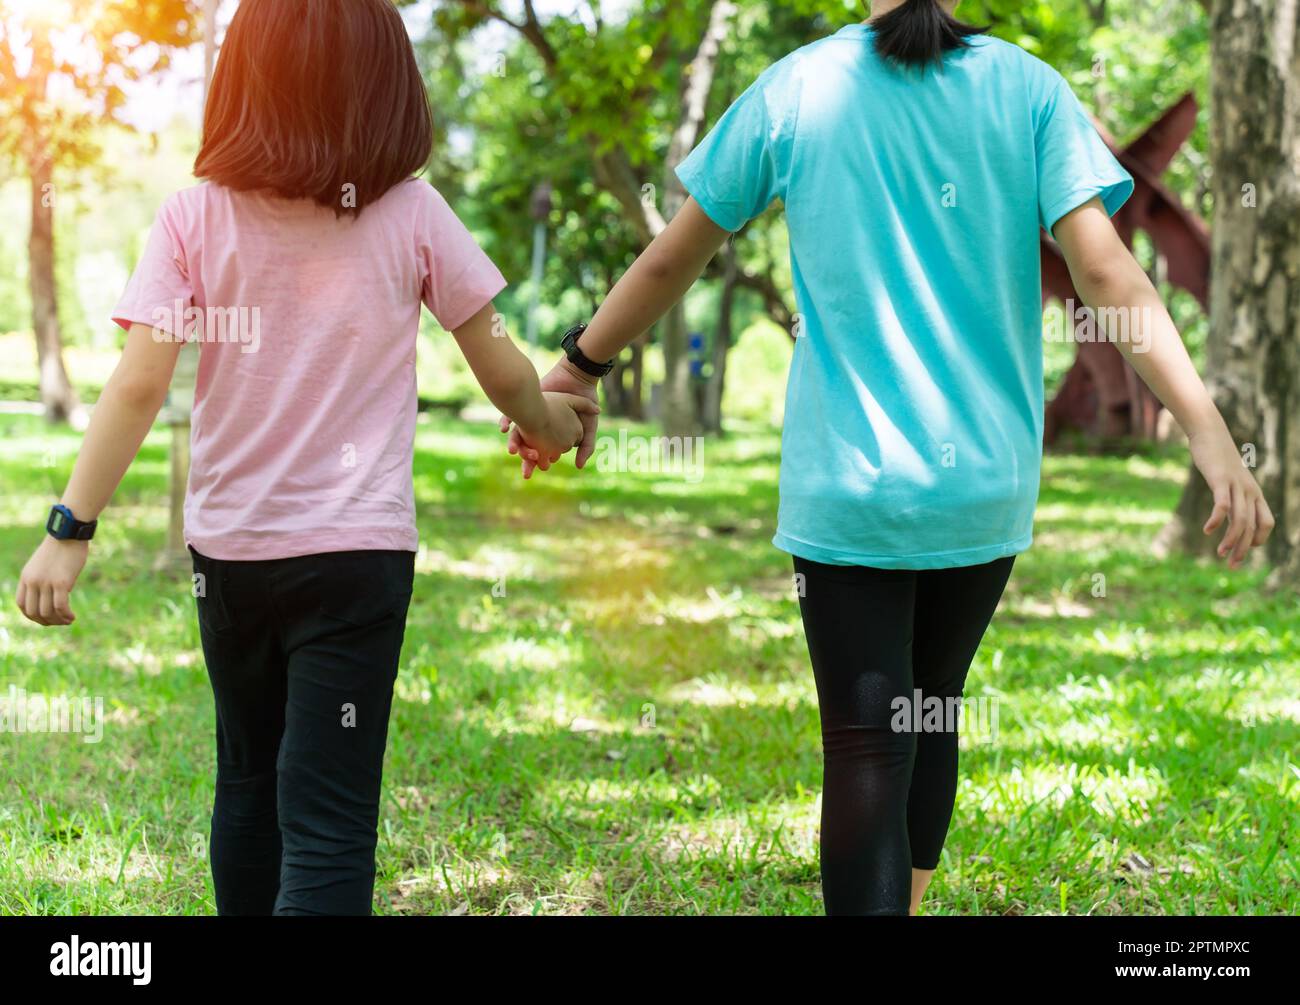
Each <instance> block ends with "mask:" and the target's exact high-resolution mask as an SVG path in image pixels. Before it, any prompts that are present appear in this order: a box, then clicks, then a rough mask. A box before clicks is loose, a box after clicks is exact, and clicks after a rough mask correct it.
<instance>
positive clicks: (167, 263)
mask: <svg viewBox="0 0 1300 1005" xmlns="http://www.w3.org/2000/svg"><path fill="white" fill-rule="evenodd" d="M181 212H182V208H181V205H180V200H179V199H178V198H177V197H176V196H172V197H171V198H169V199H168V200H167V201H166V202H164V203H163V204H162V206H161V207H160V208H159V210H158V214H157V215H156V216H155V217H154V222H153V227H152V228H151V229H150V231H149V239H148V241H146V242H145V246H144V252H143V253H142V254H141V255H140V260H139V261H138V262H136V265H135V271H134V272H132V273H131V278H130V279H129V280H128V281H127V284H126V289H125V290H124V291H123V292H122V298H121V299H120V300H119V301H118V302H117V306H116V307H114V308H113V315H112V317H113V321H114V322H115V323H116V324H118V325H120V326H121V327H123V328H127V329H129V328H130V327H131V325H133V324H143V325H149V326H150V327H151V328H159V329H161V330H163V331H165V332H167V333H168V334H169V335H172V336H173V337H175V336H179V335H181V334H182V333H181V332H178V331H176V328H177V326H178V322H182V323H183V319H184V317H185V311H186V309H187V308H189V307H191V306H193V303H194V287H193V286H192V285H191V283H190V274H189V268H188V266H187V265H186V256H185V244H184V240H183V237H182V235H183V233H184V228H183V226H182V218H181Z"/></svg>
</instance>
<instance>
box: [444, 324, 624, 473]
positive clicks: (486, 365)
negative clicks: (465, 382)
mask: <svg viewBox="0 0 1300 1005" xmlns="http://www.w3.org/2000/svg"><path fill="white" fill-rule="evenodd" d="M499 318H500V315H498V314H497V312H496V308H495V306H494V305H492V304H490V303H489V304H488V305H487V306H486V307H484V308H483V309H482V310H480V311H479V312H478V313H477V314H475V315H474V316H473V317H472V318H470V319H469V320H468V321H466V322H465V323H464V324H463V325H461V326H460V327H459V328H457V329H456V330H455V331H453V332H452V335H453V336H455V338H456V343H457V344H458V345H459V346H460V351H461V353H463V354H464V356H465V362H467V363H468V364H469V368H470V370H472V371H473V373H474V377H475V379H476V380H477V381H478V383H479V387H481V388H483V393H484V394H486V395H487V396H488V400H489V401H491V402H492V404H493V405H495V406H496V407H497V408H498V409H499V410H500V411H501V414H502V415H506V416H509V417H510V419H512V420H513V421H514V423H515V425H516V426H518V427H519V428H520V429H521V430H523V433H524V435H525V436H526V437H527V439H528V442H529V443H530V444H532V445H534V446H535V447H536V448H537V449H538V452H539V454H540V459H539V460H538V462H537V466H538V467H540V468H541V469H542V470H543V471H545V470H547V468H548V467H549V466H550V465H551V464H553V463H555V462H556V461H558V460H559V459H560V456H561V455H562V454H565V453H567V452H568V451H569V450H572V449H573V448H574V447H575V446H577V444H578V443H579V442H580V441H581V440H582V420H581V419H580V418H579V415H585V414H590V415H595V414H597V413H598V412H599V411H600V407H599V406H598V405H597V404H596V403H595V402H594V401H590V400H588V399H587V398H585V397H582V396H580V395H576V394H559V393H553V392H551V393H547V394H543V393H542V389H541V384H540V382H539V381H538V379H537V371H536V370H534V369H533V364H532V363H531V362H529V360H528V357H527V356H525V355H524V354H523V353H522V352H520V351H519V349H518V347H517V346H516V345H515V344H514V342H512V341H511V339H510V336H509V335H507V334H506V332H505V331H504V330H503V329H501V327H500V324H499Z"/></svg>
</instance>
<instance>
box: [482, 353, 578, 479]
mask: <svg viewBox="0 0 1300 1005" xmlns="http://www.w3.org/2000/svg"><path fill="white" fill-rule="evenodd" d="M541 387H542V397H543V398H544V399H545V400H546V416H547V423H546V425H545V427H544V428H541V429H530V428H522V427H520V425H519V424H518V423H516V422H514V421H513V420H512V419H511V418H510V417H509V416H506V415H503V416H501V420H500V429H501V432H503V433H508V434H509V439H508V440H507V441H506V449H507V450H509V451H510V453H512V454H515V455H517V456H518V457H519V459H520V470H521V471H522V473H523V476H524V477H525V478H531V477H532V474H533V471H534V470H536V469H538V468H540V469H541V470H542V471H547V470H549V469H550V466H551V465H552V464H554V463H555V462H556V461H558V460H559V459H560V458H561V457H562V456H563V455H564V454H566V453H568V452H569V451H570V450H572V449H573V448H574V447H577V448H578V453H577V456H576V457H575V458H574V466H575V467H579V468H581V467H583V466H584V465H585V464H586V463H587V460H588V459H589V458H590V457H591V455H592V453H594V452H595V449H596V426H597V421H598V420H597V416H598V415H599V414H600V406H599V405H598V404H597V396H596V381H595V379H594V378H590V377H588V376H586V375H585V374H582V373H580V372H578V371H576V370H575V369H573V368H572V367H570V366H568V365H567V363H566V362H565V361H564V360H561V361H560V362H559V363H556V364H555V366H554V367H552V369H551V371H550V373H548V374H547V375H546V376H545V377H543V378H542V380H541Z"/></svg>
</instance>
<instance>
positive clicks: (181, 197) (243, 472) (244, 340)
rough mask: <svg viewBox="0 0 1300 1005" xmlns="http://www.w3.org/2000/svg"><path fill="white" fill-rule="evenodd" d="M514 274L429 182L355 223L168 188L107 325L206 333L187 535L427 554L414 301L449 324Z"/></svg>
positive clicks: (282, 554) (222, 550)
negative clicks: (418, 482) (420, 545)
mask: <svg viewBox="0 0 1300 1005" xmlns="http://www.w3.org/2000/svg"><path fill="white" fill-rule="evenodd" d="M505 285H506V283H505V280H504V279H503V278H502V276H501V273H500V272H499V271H498V270H497V268H496V266H494V265H493V264H492V262H491V260H490V259H488V257H487V256H486V255H485V254H484V253H483V251H482V250H481V249H480V248H479V246H478V245H477V244H476V243H475V241H474V238H473V237H472V236H471V235H470V233H469V231H467V230H466V229H465V227H464V225H463V224H462V223H461V222H460V220H458V219H457V218H456V214H455V213H453V212H452V210H451V207H450V206H448V205H447V202H446V200H444V199H443V198H442V196H441V195H439V194H438V192H437V191H436V190H435V189H434V188H433V187H431V186H430V185H429V184H428V183H427V182H424V181H420V180H416V179H412V180H409V181H406V182H403V183H401V184H399V185H397V186H395V187H394V188H392V189H391V190H390V191H389V192H387V193H386V194H385V195H384V196H383V198H381V199H379V200H378V201H377V202H375V203H373V204H371V205H370V206H367V207H366V208H365V210H364V211H363V212H362V213H361V215H360V216H359V217H356V218H353V217H351V216H344V217H342V218H336V217H335V216H334V213H333V211H332V210H329V209H326V208H324V207H322V206H319V205H316V204H315V203H313V202H310V201H308V200H289V199H281V198H276V197H273V196H268V195H263V194H261V193H249V192H236V191H233V190H231V189H228V188H224V187H222V186H220V185H214V184H210V183H209V184H203V185H198V186H196V187H194V188H189V189H185V190H183V191H181V192H177V193H176V194H175V195H173V196H171V197H170V198H169V199H167V201H166V202H165V203H163V206H162V208H161V209H160V210H159V211H158V217H157V219H156V220H155V221H154V225H153V230H152V232H151V233H150V235H149V242H148V245H147V246H146V247H145V250H144V253H143V254H142V255H141V257H140V261H139V263H138V264H137V266H136V269H135V273H134V274H133V275H132V276H131V281H130V283H129V284H128V285H127V288H126V292H125V293H124V294H123V295H122V299H121V301H120V302H119V303H118V305H117V307H116V309H115V310H114V311H113V320H114V321H116V322H117V323H118V324H120V325H121V326H122V327H124V328H129V327H130V325H131V324H132V323H133V322H138V323H140V324H147V325H151V326H153V327H154V328H156V329H159V330H160V331H161V332H167V333H168V335H169V336H172V337H176V336H177V333H178V332H179V333H184V334H186V335H189V336H191V337H193V336H194V335H195V334H198V335H199V344H200V352H199V368H198V380H197V384H196V388H195V398H194V416H193V431H192V449H191V463H190V478H189V487H188V491H187V493H186V498H185V539H186V540H187V541H188V542H189V543H190V544H191V545H192V546H193V547H194V548H195V549H196V550H198V551H199V552H201V553H202V554H205V555H207V556H209V557H211V558H221V559H269V558H288V557H291V556H294V555H307V554H314V553H317V552H328V551H348V550H353V549H359V550H375V549H396V550H401V551H415V550H416V548H417V536H416V529H415V493H414V489H413V486H412V482H411V459H412V452H413V447H414V438H415V417H416V391H415V344H416V335H417V331H418V329H419V323H420V304H421V302H423V303H424V304H426V305H427V306H428V308H429V310H430V311H432V312H433V315H434V317H436V318H437V319H438V322H439V323H440V324H441V325H442V327H443V328H446V329H449V330H450V329H453V328H457V327H459V326H460V325H461V324H463V323H464V322H465V321H467V320H469V318H471V317H472V316H473V315H474V314H476V313H478V311H480V310H481V309H482V308H483V307H484V306H485V305H487V304H488V303H489V302H490V301H491V300H492V298H493V297H494V296H496V294H498V293H499V292H501V290H502V289H503V288H504V287H505ZM187 312H188V314H187ZM196 316H197V318H198V322H197V323H196V320H195V319H196ZM155 337H157V338H161V337H163V336H161V335H160V334H159V332H155ZM186 351H193V350H192V349H187V350H186Z"/></svg>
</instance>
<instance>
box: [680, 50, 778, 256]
mask: <svg viewBox="0 0 1300 1005" xmlns="http://www.w3.org/2000/svg"><path fill="white" fill-rule="evenodd" d="M783 62H784V61H783ZM786 70H787V67H785V66H783V65H782V63H778V64H775V65H774V66H772V67H769V68H768V69H767V70H766V71H764V73H763V74H762V75H760V76H759V78H758V79H757V80H755V81H754V82H753V83H752V84H750V85H749V87H748V88H746V90H745V92H744V93H743V94H741V96H740V97H739V98H737V99H736V100H735V102H734V103H733V104H732V105H731V107H730V108H728V109H727V110H726V112H724V113H723V115H722V118H720V119H719V120H718V122H717V124H716V125H715V126H714V127H713V128H712V129H711V130H709V132H708V134H707V135H706V136H705V137H704V139H702V140H701V141H700V143H699V145H698V146H696V148H695V149H694V150H692V151H691V152H690V154H689V155H688V156H687V157H686V159H685V160H683V161H682V162H681V163H680V164H678V165H677V178H678V180H679V181H680V182H681V183H682V187H683V188H685V189H686V191H687V192H689V193H690V194H691V195H692V196H693V197H694V198H695V201H696V202H698V203H699V204H700V208H701V209H703V210H704V212H705V213H706V214H707V215H708V217H709V219H711V220H712V221H713V222H714V223H716V224H717V225H718V226H719V227H722V228H723V229H724V230H730V231H733V232H734V231H737V230H740V228H741V227H743V226H744V225H745V224H746V223H748V222H749V221H750V220H752V219H753V218H754V217H756V216H758V215H759V214H760V213H762V212H763V210H765V209H767V207H768V206H769V205H770V204H771V202H772V200H773V199H775V198H776V197H777V196H778V195H784V192H785V184H786V181H787V180H788V178H787V175H786V170H785V168H786V166H787V165H788V159H787V158H786V157H784V156H783V153H784V142H785V140H786V139H787V138H788V136H789V133H790V131H791V130H792V128H793V121H792V116H791V112H790V111H789V110H790V109H792V108H794V107H795V105H794V103H793V101H792V100H791V95H790V94H789V93H788V90H789V88H790V87H791V81H790V77H791V74H789V73H788V72H786Z"/></svg>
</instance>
